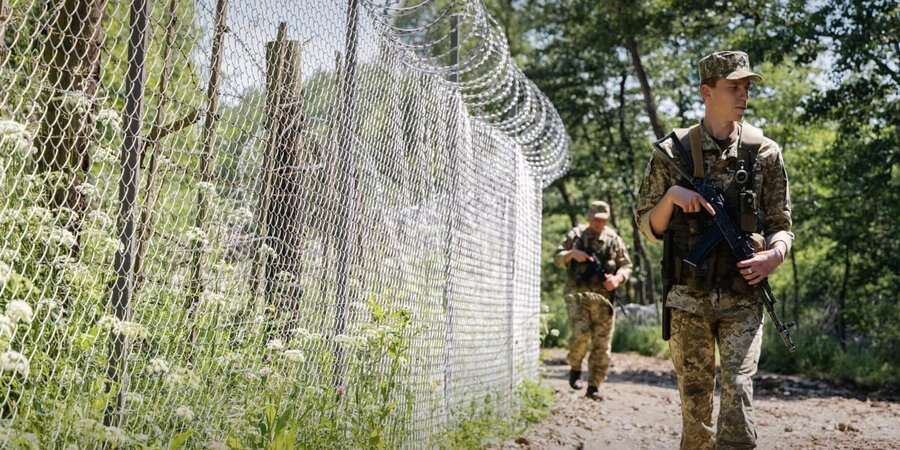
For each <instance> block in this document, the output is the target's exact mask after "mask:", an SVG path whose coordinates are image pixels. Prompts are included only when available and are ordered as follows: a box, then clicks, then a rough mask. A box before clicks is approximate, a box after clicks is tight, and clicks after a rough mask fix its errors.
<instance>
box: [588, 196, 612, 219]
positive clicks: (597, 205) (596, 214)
mask: <svg viewBox="0 0 900 450" xmlns="http://www.w3.org/2000/svg"><path fill="white" fill-rule="evenodd" d="M587 218H588V220H591V219H594V218H597V219H604V220H605V219H609V203H606V202H604V201H602V200H594V201H592V202H591V207H590V208H588V213H587Z"/></svg>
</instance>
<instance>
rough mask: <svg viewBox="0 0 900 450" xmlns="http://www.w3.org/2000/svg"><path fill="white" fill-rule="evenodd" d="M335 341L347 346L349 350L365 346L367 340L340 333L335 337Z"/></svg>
mask: <svg viewBox="0 0 900 450" xmlns="http://www.w3.org/2000/svg"><path fill="white" fill-rule="evenodd" d="M334 342H335V343H337V344H339V345H341V346H343V347H346V348H347V349H349V350H353V349H357V348H361V347H363V346H364V343H365V340H364V339H361V338H357V337H352V336H347V335H346V334H339V335H337V336H335V337H334Z"/></svg>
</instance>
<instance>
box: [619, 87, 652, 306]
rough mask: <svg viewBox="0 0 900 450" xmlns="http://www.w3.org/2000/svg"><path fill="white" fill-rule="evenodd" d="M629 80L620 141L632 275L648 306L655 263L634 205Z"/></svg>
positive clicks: (622, 96)
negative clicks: (627, 114)
mask: <svg viewBox="0 0 900 450" xmlns="http://www.w3.org/2000/svg"><path fill="white" fill-rule="evenodd" d="M627 79H628V74H627V73H624V72H623V73H622V78H621V80H620V81H619V139H620V141H621V145H622V148H623V149H624V150H625V154H626V166H627V167H628V170H627V171H626V172H625V173H626V176H627V177H626V178H625V180H624V182H625V185H626V186H628V188H627V189H625V192H626V194H627V195H628V200H629V205H630V206H631V207H630V208H629V212H630V213H631V214H629V220H628V222H629V223H630V224H631V239H632V245H633V246H634V254H635V255H636V258H634V270H633V271H632V273H633V274H634V275H637V276H638V277H639V279H638V285H639V288H638V292H640V295H639V296H638V298H639V301H640V303H641V304H644V305H646V304H650V303H655V302H656V294H655V291H654V289H655V280H654V276H653V263H652V262H651V261H650V258H649V257H648V256H647V251H646V249H644V242H643V239H642V237H641V231H640V227H639V226H638V223H637V220H636V219H635V217H634V213H635V211H634V205H635V204H636V203H637V193H635V192H634V188H633V186H634V185H635V183H634V181H635V174H636V168H635V167H634V164H635V156H634V147H633V146H632V145H631V138H630V137H629V136H628V129H627V128H626V126H625V82H626V81H627Z"/></svg>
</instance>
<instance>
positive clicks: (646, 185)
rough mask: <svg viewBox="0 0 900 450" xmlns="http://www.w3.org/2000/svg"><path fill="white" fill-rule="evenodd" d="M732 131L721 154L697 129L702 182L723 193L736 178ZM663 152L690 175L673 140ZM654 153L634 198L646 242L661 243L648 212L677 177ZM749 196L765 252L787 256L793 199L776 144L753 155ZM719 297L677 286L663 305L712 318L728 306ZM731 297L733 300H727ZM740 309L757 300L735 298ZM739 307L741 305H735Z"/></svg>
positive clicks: (737, 130)
mask: <svg viewBox="0 0 900 450" xmlns="http://www.w3.org/2000/svg"><path fill="white" fill-rule="evenodd" d="M742 126H743V125H738V126H737V127H735V132H734V133H733V134H732V136H731V137H730V138H729V139H728V140H726V142H724V143H723V144H724V145H723V146H724V147H725V148H724V150H723V149H722V147H720V144H718V143H716V141H715V140H714V139H713V138H712V136H710V134H709V132H708V131H707V130H706V128H705V127H701V130H702V132H701V140H700V142H701V148H702V150H703V160H704V163H705V164H706V167H707V173H706V178H707V180H709V181H711V182H713V183H714V184H715V185H717V187H719V188H724V186H725V184H727V183H728V182H729V181H730V180H731V178H732V177H734V173H735V167H736V163H735V162H736V160H737V158H738V139H737V136H738V135H739V133H740V128H741V127H742ZM661 146H662V148H663V150H664V151H665V152H666V153H667V154H668V155H669V157H670V158H672V159H673V160H674V161H675V162H676V163H677V164H679V165H680V166H681V167H682V168H684V169H685V171H686V172H687V173H691V169H690V168H689V167H686V164H685V163H684V161H682V158H681V155H680V154H679V153H678V151H677V150H675V149H674V148H673V144H672V141H671V140H666V141H665V142H663V144H662V145H661ZM659 158H660V156H659V155H658V154H656V153H655V152H654V155H653V157H652V158H651V159H650V162H649V163H648V165H647V172H646V174H645V175H644V179H643V182H642V183H641V188H640V193H639V194H638V201H637V208H636V211H635V214H636V217H635V218H636V220H637V222H638V224H639V226H640V229H641V232H642V233H643V234H644V235H645V236H647V238H648V239H650V241H659V240H660V239H661V238H662V236H657V235H656V234H654V233H653V231H652V230H651V228H650V211H651V210H652V209H653V207H654V206H656V204H657V203H659V201H660V200H662V198H663V195H665V193H666V191H667V190H668V189H669V188H670V187H671V186H673V185H675V183H676V181H677V180H678V175H677V174H676V173H675V172H674V170H673V169H672V168H671V167H669V166H668V164H667V163H666V162H664V161H660V160H659ZM753 191H754V192H755V193H756V197H757V198H758V199H759V210H760V213H761V219H762V221H761V225H762V230H761V233H762V234H763V236H765V238H766V246H767V248H770V247H771V246H772V243H774V242H775V241H782V242H784V243H785V245H787V248H788V250H790V248H791V243H792V242H793V240H794V234H793V233H792V232H791V198H790V192H789V189H788V177H787V172H786V171H785V168H784V159H783V157H782V154H781V148H780V147H779V146H778V144H776V143H775V142H774V141H772V140H771V139H768V138H764V142H763V144H762V146H760V148H759V151H758V153H757V155H756V158H755V160H754V165H753ZM719 294H720V293H719V292H705V291H702V290H696V289H690V288H688V286H681V285H676V286H673V287H672V290H671V291H670V292H669V297H668V301H667V305H668V306H671V307H675V308H679V309H683V310H686V311H688V312H692V313H694V314H705V313H711V312H712V311H713V310H715V309H721V308H723V307H728V306H730V305H719V303H718V302H719V298H720V295H719ZM729 297H735V296H729ZM736 298H738V300H739V301H738V303H742V302H743V303H748V304H752V303H755V295H753V294H748V295H745V296H736ZM738 306H739V305H738Z"/></svg>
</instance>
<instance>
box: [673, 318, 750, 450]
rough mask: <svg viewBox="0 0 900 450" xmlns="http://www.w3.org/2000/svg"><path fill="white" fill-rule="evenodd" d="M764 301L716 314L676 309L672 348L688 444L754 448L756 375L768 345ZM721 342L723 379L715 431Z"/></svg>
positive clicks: (689, 447) (701, 448)
mask: <svg viewBox="0 0 900 450" xmlns="http://www.w3.org/2000/svg"><path fill="white" fill-rule="evenodd" d="M762 314H763V312H762V307H761V306H759V305H755V306H753V307H740V308H730V309H729V310H728V311H727V313H724V314H723V311H719V312H717V313H716V314H714V317H708V316H701V315H697V314H692V313H689V312H686V311H683V310H680V309H673V310H672V338H671V339H670V340H669V349H670V351H671V353H672V364H673V365H674V366H675V373H676V375H677V378H678V393H679V394H680V395H681V414H682V420H683V425H682V427H683V428H682V432H681V449H682V450H705V449H753V448H756V427H755V425H754V423H753V406H752V401H753V381H752V379H751V378H752V377H753V375H754V374H755V373H756V368H757V364H758V363H759V353H760V348H761V346H762V330H763V327H762V324H763V316H762ZM716 344H718V346H719V357H720V369H721V373H720V382H721V383H722V389H721V401H720V408H719V418H718V424H717V426H716V431H715V433H714V431H713V418H712V414H713V391H714V390H715V386H716Z"/></svg>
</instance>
